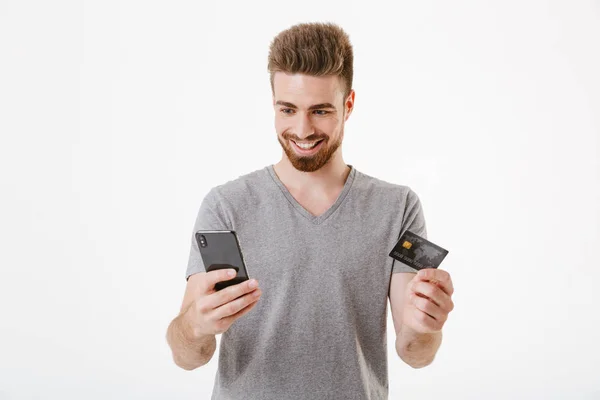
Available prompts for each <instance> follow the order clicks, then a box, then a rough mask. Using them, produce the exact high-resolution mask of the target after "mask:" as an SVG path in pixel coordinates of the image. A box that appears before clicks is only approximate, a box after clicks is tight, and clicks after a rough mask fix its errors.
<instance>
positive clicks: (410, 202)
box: [392, 188, 427, 274]
mask: <svg viewBox="0 0 600 400" xmlns="http://www.w3.org/2000/svg"><path fill="white" fill-rule="evenodd" d="M406 231H411V232H413V233H415V234H417V235H419V236H421V237H423V238H425V239H427V226H426V223H425V214H424V213H423V206H422V205H421V200H420V199H419V196H417V194H416V193H415V192H414V191H413V190H412V189H410V188H409V189H408V194H407V195H406V201H405V207H404V217H403V218H402V229H401V230H400V234H399V235H398V240H399V239H400V237H401V236H402V235H403V234H404V232H406ZM397 272H414V273H416V272H417V269H415V268H413V267H411V266H409V265H408V264H405V263H403V262H402V261H398V260H396V259H394V262H393V264H392V273H393V274H395V273H397Z"/></svg>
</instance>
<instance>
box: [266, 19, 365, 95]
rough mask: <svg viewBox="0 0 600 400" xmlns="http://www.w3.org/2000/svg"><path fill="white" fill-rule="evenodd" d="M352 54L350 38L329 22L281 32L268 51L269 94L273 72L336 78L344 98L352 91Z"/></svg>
mask: <svg viewBox="0 0 600 400" xmlns="http://www.w3.org/2000/svg"><path fill="white" fill-rule="evenodd" d="M353 60H354V54H353V51H352V45H351V44H350V38H349V37H348V34H347V33H346V32H344V30H343V29H342V28H340V27H339V26H338V25H336V24H334V23H331V22H312V23H301V24H297V25H294V26H292V27H290V28H288V29H286V30H284V31H282V32H280V33H279V34H278V35H277V36H276V37H275V38H274V39H273V41H272V42H271V46H270V48H269V64H268V69H269V73H270V75H271V76H270V80H271V91H272V92H274V85H273V78H274V76H275V72H277V71H282V72H287V73H290V74H295V73H301V74H306V75H312V76H324V75H335V76H338V77H340V79H341V88H342V91H343V92H344V99H345V98H346V97H348V95H349V94H350V90H351V89H352V75H353V66H352V64H353Z"/></svg>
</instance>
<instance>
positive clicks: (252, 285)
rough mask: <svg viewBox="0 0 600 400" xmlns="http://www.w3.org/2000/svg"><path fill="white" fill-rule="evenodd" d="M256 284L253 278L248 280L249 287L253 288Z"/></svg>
mask: <svg viewBox="0 0 600 400" xmlns="http://www.w3.org/2000/svg"><path fill="white" fill-rule="evenodd" d="M257 285H258V282H256V281H255V280H254V279H252V280H250V283H249V284H248V286H250V287H251V288H255V287H256V286H257Z"/></svg>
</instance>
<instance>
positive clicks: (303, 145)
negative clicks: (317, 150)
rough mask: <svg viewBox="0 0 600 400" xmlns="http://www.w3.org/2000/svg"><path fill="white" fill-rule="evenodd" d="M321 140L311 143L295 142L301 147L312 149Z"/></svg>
mask: <svg viewBox="0 0 600 400" xmlns="http://www.w3.org/2000/svg"><path fill="white" fill-rule="evenodd" d="M318 142H319V140H317V141H316V142H310V143H298V142H294V143H296V144H297V145H298V147H300V148H301V149H306V150H308V149H311V148H313V147H315V145H316V144H317V143H318Z"/></svg>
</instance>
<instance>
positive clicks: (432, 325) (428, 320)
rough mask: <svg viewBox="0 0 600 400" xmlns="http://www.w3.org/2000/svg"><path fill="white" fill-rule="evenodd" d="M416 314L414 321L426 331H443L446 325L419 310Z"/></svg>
mask: <svg viewBox="0 0 600 400" xmlns="http://www.w3.org/2000/svg"><path fill="white" fill-rule="evenodd" d="M415 312H416V314H415V318H414V319H415V320H416V321H417V323H418V324H419V325H421V327H422V328H423V329H424V330H425V331H430V332H433V331H438V330H440V329H442V326H443V325H444V323H443V322H442V321H438V320H436V319H435V318H433V317H432V316H431V315H429V314H427V313H426V312H423V311H421V310H419V309H417V310H416V311H415Z"/></svg>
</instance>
